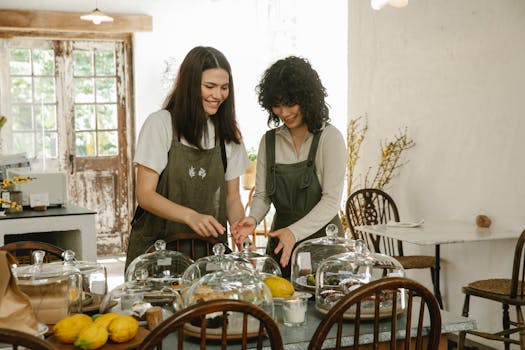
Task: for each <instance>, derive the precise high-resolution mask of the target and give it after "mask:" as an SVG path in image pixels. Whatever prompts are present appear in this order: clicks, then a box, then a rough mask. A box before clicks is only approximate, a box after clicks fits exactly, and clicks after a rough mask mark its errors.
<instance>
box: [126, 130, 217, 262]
mask: <svg viewBox="0 0 525 350" xmlns="http://www.w3.org/2000/svg"><path fill="white" fill-rule="evenodd" d="M176 135H177V134H176V133H175V131H174V132H173V141H172V143H171V147H170V150H169V152H168V164H167V165H166V168H165V169H164V171H163V172H162V174H161V175H160V177H159V183H158V185H157V192H158V193H159V194H161V195H163V196H164V197H166V198H168V199H169V200H171V201H173V202H175V203H177V204H180V205H182V206H185V207H188V208H191V209H193V210H195V211H197V212H199V213H201V214H208V215H211V216H213V217H215V218H216V219H217V220H218V221H219V222H220V223H221V224H222V225H223V226H224V227H226V221H227V214H226V181H225V179H224V171H225V169H224V165H223V159H222V158H221V146H220V145H219V143H218V142H216V144H215V147H214V148H212V149H209V150H199V149H196V148H193V147H189V146H185V145H183V144H182V143H180V142H179V141H178V140H177V137H175V136H176ZM217 139H218V137H216V140H217ZM138 209H140V208H138ZM131 225H132V226H131V234H130V237H129V245H128V252H127V257H126V268H127V266H128V265H129V263H131V261H133V259H135V258H136V257H137V256H139V255H141V254H144V253H145V251H146V249H148V247H149V246H150V245H151V244H153V243H155V241H156V240H157V239H162V238H165V237H167V236H168V235H173V234H176V233H178V232H193V230H192V229H191V228H190V227H189V226H187V225H186V224H183V223H180V222H175V221H170V220H166V219H163V218H160V217H158V216H156V215H153V214H151V213H149V212H147V211H145V210H142V209H141V210H140V213H139V215H137V214H135V217H134V218H133V222H132V223H131ZM195 237H200V236H198V235H197V234H195ZM219 239H220V240H221V241H222V242H224V243H226V244H227V234H226V233H224V234H222V235H219ZM167 248H168V249H170V247H169V246H168V247H167ZM178 251H180V252H181V253H184V254H186V255H187V256H189V257H191V258H192V259H198V258H200V257H203V256H206V255H207V252H206V245H205V243H204V242H202V243H201V242H196V243H195V256H191V247H190V243H189V242H187V246H184V244H183V243H181V246H180V247H179V249H178Z"/></svg>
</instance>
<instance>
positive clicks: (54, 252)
mask: <svg viewBox="0 0 525 350" xmlns="http://www.w3.org/2000/svg"><path fill="white" fill-rule="evenodd" d="M0 249H1V250H6V251H8V252H9V253H11V255H13V256H14V257H15V258H16V260H17V261H18V263H19V264H20V265H32V264H33V263H34V261H33V251H35V250H43V251H44V252H46V255H45V256H44V262H46V263H48V262H51V261H62V260H63V259H62V253H63V252H64V249H62V248H60V247H57V246H56V245H53V244H51V243H47V242H39V241H19V242H11V243H7V244H4V245H3V246H1V247H0Z"/></svg>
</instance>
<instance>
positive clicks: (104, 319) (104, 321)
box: [94, 312, 120, 329]
mask: <svg viewBox="0 0 525 350" xmlns="http://www.w3.org/2000/svg"><path fill="white" fill-rule="evenodd" d="M119 316H120V315H119V314H117V313H115V312H108V313H107V314H102V315H99V316H98V317H97V318H95V321H94V323H96V324H99V325H101V326H103V327H104V328H106V329H108V327H109V324H110V323H111V321H113V320H114V319H115V318H117V317H119Z"/></svg>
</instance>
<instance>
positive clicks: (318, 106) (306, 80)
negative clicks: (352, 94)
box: [256, 56, 330, 133]
mask: <svg viewBox="0 0 525 350" xmlns="http://www.w3.org/2000/svg"><path fill="white" fill-rule="evenodd" d="M256 92H257V94H258V95H259V104H260V105H261V107H263V108H264V109H265V110H266V111H267V112H268V126H270V127H271V126H272V125H273V126H278V125H279V124H280V123H281V120H280V119H279V117H278V116H276V115H275V114H274V113H273V111H272V106H275V105H278V104H284V105H287V106H292V105H295V104H298V105H299V106H300V107H301V114H302V116H303V120H304V122H305V123H306V125H307V126H308V131H310V132H312V133H314V132H316V131H318V130H320V129H321V128H322V126H323V123H324V122H326V121H329V120H330V118H329V109H328V104H327V103H326V102H325V97H326V96H327V94H326V89H325V87H324V86H323V84H322V83H321V79H320V78H319V75H318V74H317V72H316V71H315V70H314V69H313V68H312V66H311V65H310V62H308V60H306V59H304V58H301V57H296V56H289V57H286V58H284V59H281V60H278V61H277V62H275V63H274V64H272V65H271V66H270V67H269V68H268V69H267V70H266V71H265V72H264V74H263V77H262V79H261V81H260V82H259V85H257V87H256Z"/></svg>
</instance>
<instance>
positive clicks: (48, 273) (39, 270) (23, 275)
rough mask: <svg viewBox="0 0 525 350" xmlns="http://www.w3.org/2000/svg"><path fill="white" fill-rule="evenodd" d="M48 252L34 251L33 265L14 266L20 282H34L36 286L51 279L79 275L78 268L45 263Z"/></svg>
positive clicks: (13, 268) (13, 269)
mask: <svg viewBox="0 0 525 350" xmlns="http://www.w3.org/2000/svg"><path fill="white" fill-rule="evenodd" d="M45 255H46V252H45V251H43V250H35V251H33V261H34V264H33V265H29V266H14V267H12V271H13V274H14V275H15V277H16V278H17V279H18V280H24V281H33V282H34V283H35V284H38V283H40V282H42V283H47V282H46V280H47V279H50V278H56V277H62V276H68V275H71V274H78V273H80V270H79V269H78V268H77V267H76V266H72V265H64V264H63V263H61V262H60V263H44V257H45Z"/></svg>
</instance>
